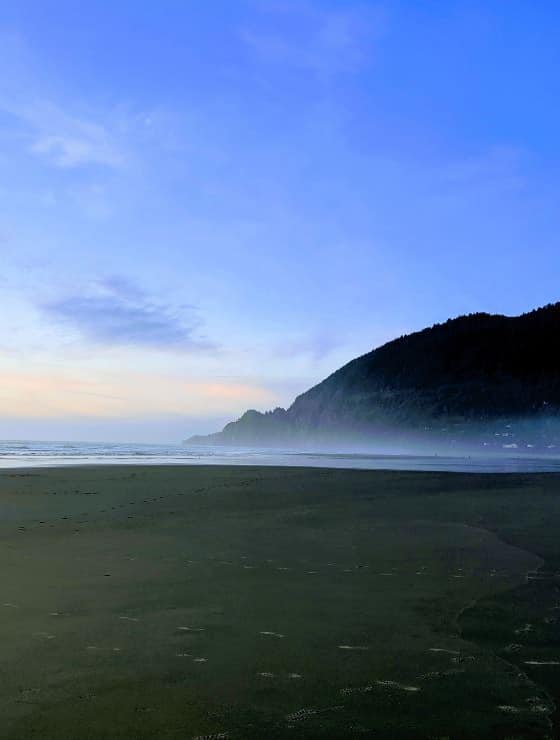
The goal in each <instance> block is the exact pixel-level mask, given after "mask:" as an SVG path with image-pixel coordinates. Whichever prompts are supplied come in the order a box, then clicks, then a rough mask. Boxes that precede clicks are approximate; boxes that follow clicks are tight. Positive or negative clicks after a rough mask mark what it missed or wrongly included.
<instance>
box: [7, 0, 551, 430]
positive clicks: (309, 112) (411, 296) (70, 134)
mask: <svg viewBox="0 0 560 740" xmlns="http://www.w3.org/2000/svg"><path fill="white" fill-rule="evenodd" d="M559 31H560V6H559V5H558V3H557V2H554V1H552V0H550V1H547V0H543V1H542V2H539V3H532V2H527V1H526V0H523V1H522V2H521V1H518V0H509V1H508V2H503V0H500V1H498V0H484V1H483V2H476V1H471V2H457V1H455V0H445V1H443V0H441V1H439V2H436V1H432V0H426V2H421V3H420V2H416V0H408V1H406V0H401V1H398V0H395V1H394V2H393V1H392V0H386V1H384V0H381V1H380V2H373V1H371V2H364V1H361V2H358V1H354V0H346V1H344V2H343V1H336V0H297V1H296V0H207V1H206V2H204V3H201V2H197V1H196V0H166V1H165V2H153V0H149V1H148V0H114V1H113V2H100V1H93V0H41V1H40V2H39V0H3V2H2V3H1V5H0V173H1V177H0V257H1V259H0V290H1V293H0V295H1V297H2V304H1V307H2V324H1V329H0V437H2V438H9V439H23V438H27V439H29V438H32V439H68V440H79V439H84V440H117V441H154V442H157V441H161V442H168V441H174V440H180V439H182V438H184V437H187V436H189V435H190V434H193V433H206V432H211V431H216V430H217V429H219V428H221V426H222V425H223V424H224V423H225V422H226V421H229V420H231V419H233V418H237V417H238V416H239V415H240V414H241V413H242V412H243V411H244V410H245V409H247V408H257V409H260V410H265V409H269V408H274V407H275V406H278V405H280V406H287V405H289V404H290V403H291V402H292V400H293V399H294V397H295V396H296V395H297V394H299V393H301V392H303V391H304V390H306V389H307V388H309V387H310V386H311V385H313V384H314V383H316V382H318V381H319V380H321V379H322V378H324V377H325V376H326V375H328V374H329V373H330V372H332V371H333V370H335V369H336V368H337V367H339V366H340V365H342V364H344V363H345V362H347V361H348V360H350V359H352V358H353V357H355V356H358V355H360V354H363V353H365V352H368V351H369V350H371V349H372V348H374V347H376V346H379V345H380V344H382V343H384V342H385V341H388V340H389V339H392V338H394V337H396V336H400V335H402V334H404V333H408V332H410V331H414V330H417V329H421V328H423V327H424V326H426V325H431V324H433V323H435V322H438V321H444V320H446V319H447V318H449V317H450V316H456V315H460V314H463V313H469V312H474V311H488V312H496V313H506V314H517V313H521V312H523V311H527V310H530V309H532V308H534V307H536V306H539V305H543V304H546V303H549V302H553V301H556V300H558V299H560V295H559V286H558V275H559V274H560V208H558V203H559V200H560V198H559V196H560V149H559V145H558V132H559V131H560V106H559V105H558V100H559V99H560V51H559V49H560V47H559V45H558V34H559Z"/></svg>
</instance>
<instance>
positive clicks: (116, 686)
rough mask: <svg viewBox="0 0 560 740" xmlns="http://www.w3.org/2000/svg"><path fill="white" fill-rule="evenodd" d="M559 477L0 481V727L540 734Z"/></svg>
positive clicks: (551, 636)
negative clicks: (0, 633) (0, 724)
mask: <svg viewBox="0 0 560 740" xmlns="http://www.w3.org/2000/svg"><path fill="white" fill-rule="evenodd" d="M559 492H560V477H558V476H557V475H554V474H541V475H521V474H519V475H518V474H515V475H509V474H508V475H476V474H473V475H468V474H451V473H413V472H386V471H357V470H355V471H350V470H328V469H318V468H317V469H305V468H272V467H268V468H262V467H261V468H259V467H254V468H252V467H217V466H214V467H182V466H167V467H165V466H161V467H147V466H143V467H134V466H105V467H103V466H98V467H74V468H58V469H26V470H22V469H19V470H5V471H2V473H1V474H0V513H1V517H0V528H1V533H2V537H1V544H0V547H1V554H2V558H1V561H2V579H1V583H2V586H1V589H2V593H1V594H0V620H1V625H2V635H3V649H2V656H1V660H2V671H1V677H0V706H1V714H2V718H3V722H2V730H1V731H0V732H1V736H2V737H6V738H14V739H15V738H18V739H20V738H31V737H36V738H96V739H97V738H153V737H158V738H160V737H161V738H176V737H182V738H200V737H209V738H226V737H228V738H264V737H266V738H276V737H278V738H283V737H291V738H294V737H296V738H297V737H305V738H313V737H403V738H422V737H443V736H447V737H469V738H470V737H472V738H475V737H477V738H480V737H535V738H542V737H546V736H547V735H549V734H550V733H551V730H550V726H551V722H552V721H554V702H555V700H556V699H558V698H559V697H560V678H559V677H560V667H559V666H558V662H557V661H558V653H557V646H558V619H559V618H560V596H558V592H557V588H558V587H557V583H558V578H557V575H556V573H557V570H558V567H559V565H560V544H559V540H558V536H557V533H558V531H559V524H560V500H559V498H558V493H559Z"/></svg>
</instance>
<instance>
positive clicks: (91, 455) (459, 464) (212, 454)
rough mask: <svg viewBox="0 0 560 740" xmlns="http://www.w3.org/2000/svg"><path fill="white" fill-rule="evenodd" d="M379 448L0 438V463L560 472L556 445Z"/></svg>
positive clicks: (1, 464) (8, 464) (7, 465)
mask: <svg viewBox="0 0 560 740" xmlns="http://www.w3.org/2000/svg"><path fill="white" fill-rule="evenodd" d="M383 447H384V449H383V450H380V451H373V450H366V449H363V448H362V449H349V448H344V445H341V448H340V451H334V450H333V449H332V447H331V449H330V450H324V449H323V450H319V449H309V448H308V449H281V448H270V447H269V448H267V447H226V446H218V445H216V446H212V445H206V446H205V445H200V446H194V445H192V446H189V445H183V444H177V445H160V444H151V445H150V444H133V443H131V444H123V443H95V442H40V441H22V440H8V441H2V442H0V467H1V468H16V467H17V468H20V467H46V466H60V465H65V466H66V465H111V464H113V465H115V464H120V465H123V464H134V465H267V466H271V465H281V466H306V467H328V468H359V469H365V470H375V469H379V470H436V471H437V470H440V471H459V472H489V473H490V472H554V471H558V472H560V448H558V449H557V448H556V447H555V446H554V447H550V446H547V447H546V448H536V447H532V448H529V449H524V450H519V449H517V450H515V449H512V448H505V449H504V448H498V447H496V448H494V449H492V450H486V449H485V448H481V449H480V450H479V451H474V452H473V451H472V450H468V451H467V450H457V451H453V450H452V449H450V448H449V447H448V448H446V449H445V450H443V451H441V452H435V451H434V452H433V453H431V454H428V453H426V452H425V450H422V452H421V453H419V452H418V451H415V450H414V449H413V446H412V445H411V447H410V449H409V450H408V451H407V452H406V453H404V452H400V454H391V453H390V452H388V451H387V449H388V445H387V443H386V444H385V445H384V446H383Z"/></svg>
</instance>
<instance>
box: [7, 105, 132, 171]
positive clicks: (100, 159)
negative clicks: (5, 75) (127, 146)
mask: <svg viewBox="0 0 560 740" xmlns="http://www.w3.org/2000/svg"><path fill="white" fill-rule="evenodd" d="M0 108H2V109H3V110H4V111H5V112H7V113H10V114H11V115H12V116H14V117H15V118H17V119H19V121H20V123H22V124H23V125H24V126H25V127H26V128H27V129H28V132H29V136H30V145H29V150H30V151H31V152H32V153H33V154H36V155H38V156H40V157H41V158H43V159H45V160H46V161H47V162H49V163H50V164H52V165H54V166H56V167H60V168H64V169H71V168H75V167H81V166H84V165H92V164H93V165H101V166H104V167H110V168H118V167H122V166H123V164H124V162H125V159H126V157H125V154H124V151H123V150H122V148H121V147H119V145H118V144H117V141H116V137H115V135H114V134H112V133H110V132H109V130H108V128H107V127H106V126H104V125H102V124H101V123H98V122H95V121H92V120H88V119H85V118H80V117H77V116H74V115H71V114H69V113H67V112H66V111H65V110H63V109H62V108H61V107H59V106H57V105H56V104H54V103H51V102H46V101H43V100H39V99H35V100H32V101H31V102H27V103H21V102H19V101H17V100H13V99H12V100H10V99H9V98H4V99H0Z"/></svg>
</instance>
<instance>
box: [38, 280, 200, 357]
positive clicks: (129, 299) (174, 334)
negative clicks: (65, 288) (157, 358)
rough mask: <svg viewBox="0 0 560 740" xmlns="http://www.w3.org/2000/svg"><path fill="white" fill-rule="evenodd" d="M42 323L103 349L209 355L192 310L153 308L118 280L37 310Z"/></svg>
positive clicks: (136, 290)
mask: <svg viewBox="0 0 560 740" xmlns="http://www.w3.org/2000/svg"><path fill="white" fill-rule="evenodd" d="M41 308H42V309H43V311H44V312H45V313H46V314H47V316H48V317H50V318H51V319H53V320H54V321H56V322H59V323H62V324H65V325H66V326H69V327H70V328H73V329H75V330H77V331H78V332H79V333H80V334H81V335H82V336H83V337H84V338H85V339H87V340H90V341H93V342H98V343H101V344H107V345H121V346H139V347H151V348H156V349H175V350H202V349H206V350H208V349H212V348H213V347H214V345H212V343H211V342H209V341H207V340H205V339H204V338H201V337H199V336H198V328H199V321H198V319H197V317H196V315H195V309H194V307H193V306H182V307H181V311H180V312H177V311H176V310H174V309H172V308H171V307H169V306H165V305H162V304H161V303H155V302H153V301H151V300H150V298H149V297H148V296H147V295H146V294H145V293H144V292H143V291H142V290H140V289H139V288H138V287H137V286H135V285H133V284H131V283H130V282H128V281H127V280H125V279H123V278H120V277H113V278H108V279H106V280H103V281H98V282H97V283H95V284H94V285H93V286H92V287H91V289H90V291H89V292H88V293H87V294H85V295H69V296H65V297H63V298H60V299H58V300H55V301H51V302H49V303H47V304H44V305H42V306H41Z"/></svg>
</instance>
